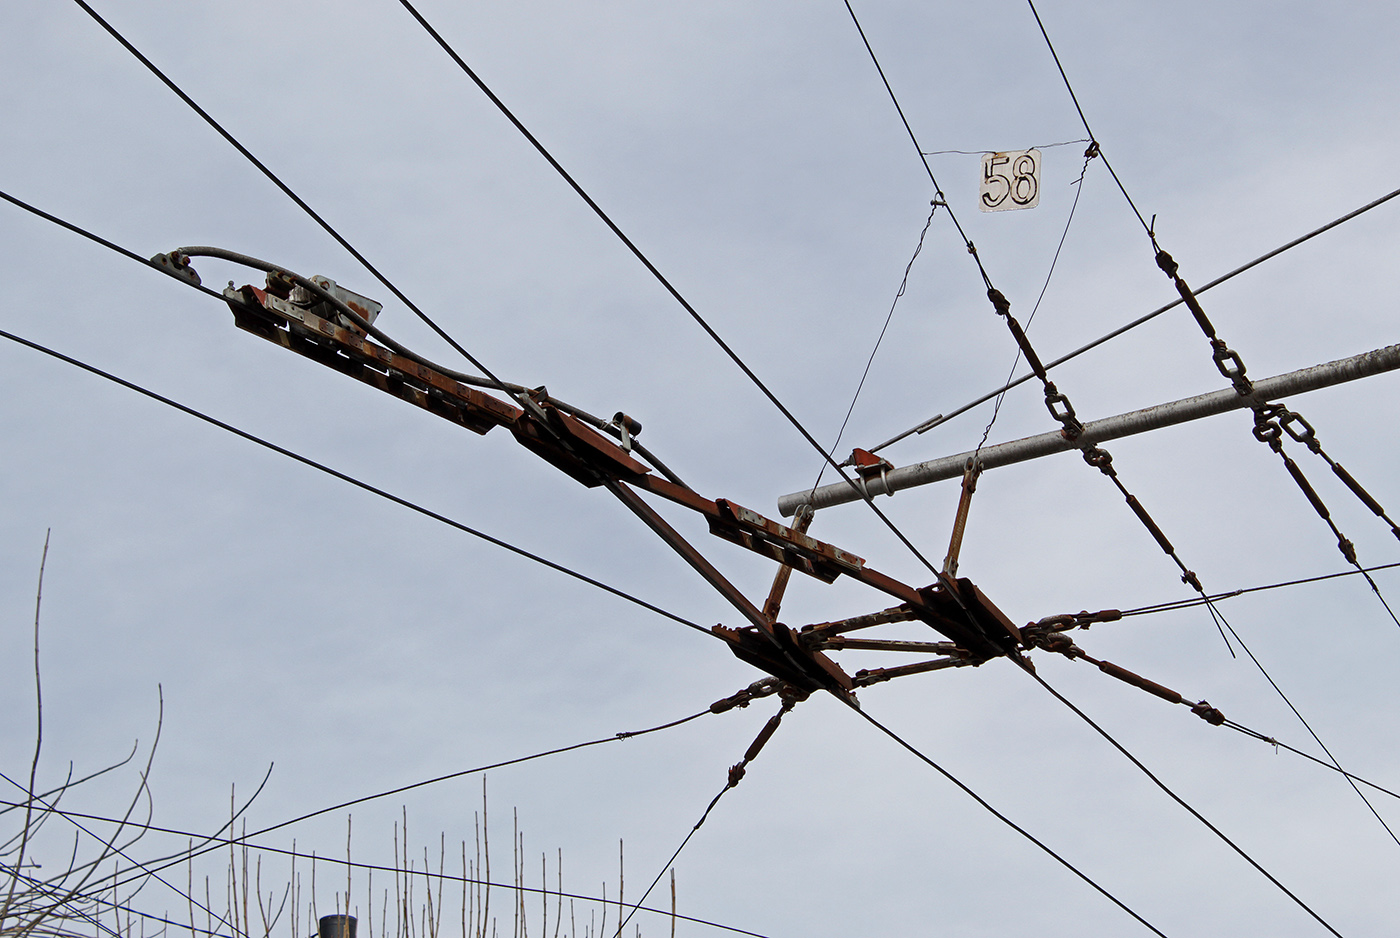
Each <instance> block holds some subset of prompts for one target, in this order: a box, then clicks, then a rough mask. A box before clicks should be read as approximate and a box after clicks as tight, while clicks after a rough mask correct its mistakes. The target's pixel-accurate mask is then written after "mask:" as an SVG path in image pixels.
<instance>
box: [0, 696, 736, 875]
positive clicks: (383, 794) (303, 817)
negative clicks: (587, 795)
mask: <svg viewBox="0 0 1400 938" xmlns="http://www.w3.org/2000/svg"><path fill="white" fill-rule="evenodd" d="M714 712H715V711H714V710H713V709H712V708H706V709H704V710H701V711H700V712H698V713H693V714H691V715H690V716H687V717H681V718H680V719H678V720H671V721H669V722H667V723H662V724H660V725H658V726H652V727H648V728H646V729H642V730H631V731H624V732H621V733H614V734H613V735H611V736H603V737H599V738H597V739H591V740H586V741H584V742H581V743H573V744H571V745H568V746H559V747H556V748H554V749H547V750H544V751H542V752H536V753H532V754H530V755H527V756H518V757H516V758H514V759H505V760H502V761H500V762H492V763H489V764H486V765H479V766H475V767H473V768H470V769H462V770H460V771H457V772H449V773H448V774H446V775H439V776H435V777H433V778H428V779H423V780H421V781H417V782H412V783H410V784H407V785H400V786H398V787H395V788H389V789H385V790H383V791H378V792H375V793H374V794H370V795H363V796H361V797H359V798H352V799H350V800H349V801H342V802H339V803H337V804H333V805H329V806H327V807H323V808H317V809H316V810H314V811H308V812H306V813H305V814H300V815H297V816H296V817H293V818H290V819H288V820H284V821H279V822H278V823H276V824H272V825H270V826H268V827H264V828H261V829H259V830H256V831H254V832H253V833H251V834H248V833H244V834H242V835H239V837H237V838H225V837H218V836H214V837H207V836H206V835H203V834H197V835H196V834H189V833H188V832H186V831H179V830H171V829H168V828H163V827H158V826H155V825H152V824H149V823H147V824H133V825H131V826H133V827H136V828H139V829H143V830H150V831H154V832H156V833H168V834H179V835H181V836H198V837H201V838H203V839H204V840H206V841H208V842H210V843H211V844H212V846H206V847H202V848H200V849H196V850H193V851H190V850H183V851H180V852H179V853H176V854H171V855H169V856H166V857H163V858H160V859H158V860H154V861H151V862H150V863H149V864H148V865H149V866H150V867H151V869H152V870H153V871H154V872H160V871H163V870H166V869H169V868H170V867H171V866H176V865H178V864H180V863H184V862H186V861H187V860H189V859H191V858H193V857H196V856H201V855H203V854H205V853H209V852H212V851H214V850H218V849H221V848H222V847H224V846H227V845H228V844H231V843H235V844H236V843H242V842H244V841H245V840H246V839H247V838H249V837H261V836H262V835H264V834H270V833H272V832H273V831H277V830H281V829H283V828H285V827H290V826H291V825H293V824H299V823H301V822H302V821H308V820H311V819H312V818H316V817H320V816H322V815H325V814H329V813H331V812H333V811H341V810H344V809H345V808H351V807H354V806H356V805H360V804H364V803H366V802H369V801H376V800H378V799H381V798H387V797H389V796H391V795H398V794H402V793H404V792H406V791H413V790H414V789H418V788H424V787H426V786H428V785H436V784H438V783H440V782H446V781H451V780H453V779H457V778H463V777H465V776H468V775H479V774H481V773H483V772H488V771H491V770H493V769H501V768H506V767H507V766H512V765H520V764H522V763H525V762H533V761H535V760H537V759H543V758H545V757H547V756H555V755H561V754H563V753H566V752H573V751H575V750H577V749H587V748H590V747H593V746H601V745H603V744H604V743H615V742H622V741H625V740H629V739H635V738H637V737H639V736H647V735H649V734H651V733H659V732H661V731H662V730H667V729H672V728H674V727H677V726H681V725H683V724H686V723H689V722H691V721H692V720H697V719H699V718H700V717H703V716H705V715H707V714H710V713H714ZM0 804H5V805H10V804H13V803H12V802H6V801H0ZM55 813H57V814H60V815H62V814H63V813H64V812H62V811H59V810H57V809H55ZM69 813H71V812H69ZM73 816H74V817H77V818H80V819H83V818H89V817H91V816H89V815H82V814H73ZM94 819H96V820H108V819H107V818H102V817H96V818H94ZM225 827H227V825H226V826H225ZM259 849H264V850H270V851H271V850H276V848H273V847H260V848H259ZM278 852H284V853H285V852H287V851H278ZM130 873H131V870H127V871H124V872H123V874H122V875H126V876H128V878H127V879H125V880H123V881H122V882H120V883H115V882H114V885H117V886H121V885H125V884H126V883H128V882H131V881H132V879H133V878H136V877H132V876H131V875H130Z"/></svg>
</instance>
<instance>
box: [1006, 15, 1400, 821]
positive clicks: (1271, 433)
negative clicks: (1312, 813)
mask: <svg viewBox="0 0 1400 938" xmlns="http://www.w3.org/2000/svg"><path fill="white" fill-rule="evenodd" d="M1026 3H1027V4H1029V6H1030V8H1031V13H1032V15H1034V16H1035V22H1036V25H1037V26H1039V27H1040V34H1041V36H1042V37H1044V39H1045V45H1046V47H1047V48H1048V49H1049V50H1050V55H1051V57H1052V58H1053V59H1054V60H1055V67H1056V68H1057V69H1059V72H1060V78H1061V79H1062V80H1063V81H1064V85H1065V90H1066V91H1068V92H1069V96H1070V99H1071V100H1072V101H1074V107H1075V110H1077V111H1078V112H1079V119H1080V120H1081V121H1082V122H1083V123H1084V130H1085V132H1087V133H1088V134H1089V136H1090V137H1093V136H1094V131H1093V130H1092V129H1091V128H1090V127H1089V119H1088V118H1087V117H1085V116H1084V109H1083V108H1082V107H1080V105H1079V97H1078V96H1077V95H1076V94H1075V93H1074V87H1073V85H1071V84H1070V80H1069V75H1067V74H1066V73H1065V69H1064V66H1063V65H1062V64H1061V63H1060V57H1059V55H1058V54H1057V53H1056V52H1055V44H1054V43H1053V42H1051V41H1050V34H1049V33H1048V32H1047V31H1046V29H1045V24H1044V23H1043V22H1041V19H1040V13H1038V12H1037V11H1036V8H1035V2H1034V0H1026ZM1095 145H1097V139H1096V142H1095V144H1093V145H1091V146H1095ZM1104 166H1105V167H1107V168H1108V171H1109V172H1110V173H1112V174H1113V181H1114V182H1116V183H1117V184H1118V189H1119V190H1120V191H1121V192H1122V193H1123V198H1124V199H1126V200H1127V202H1128V205H1129V207H1131V208H1132V210H1133V214H1135V215H1136V216H1137V219H1138V221H1139V222H1141V223H1142V227H1143V230H1144V231H1146V232H1147V237H1148V240H1150V241H1151V242H1152V250H1153V252H1154V254H1155V255H1156V260H1157V266H1158V267H1160V268H1161V269H1162V272H1163V273H1164V274H1166V275H1167V277H1168V278H1169V279H1170V280H1171V281H1172V283H1173V285H1174V286H1175V287H1176V290H1177V293H1179V294H1180V295H1181V299H1182V301H1183V302H1184V303H1185V304H1186V307H1187V309H1189V310H1190V311H1191V314H1192V316H1193V317H1194V318H1195V320H1196V324H1197V325H1198V326H1200V328H1201V331H1202V332H1203V333H1205V336H1206V339H1207V340H1209V342H1210V345H1211V350H1212V358H1213V360H1214V362H1215V367H1216V369H1217V370H1219V372H1220V373H1221V375H1223V376H1224V377H1225V378H1226V379H1228V380H1229V381H1230V382H1231V383H1232V384H1233V385H1234V387H1235V390H1236V391H1237V392H1238V393H1239V395H1240V396H1241V397H1244V398H1248V399H1249V400H1250V406H1251V408H1252V409H1253V410H1254V414H1255V428H1254V435H1255V438H1256V439H1258V440H1259V441H1260V442H1261V443H1266V444H1268V445H1269V446H1270V448H1272V449H1273V450H1274V452H1276V453H1278V454H1279V455H1280V456H1282V457H1283V461H1284V466H1285V468H1286V469H1287V470H1288V473H1289V475H1291V476H1292V477H1293V480H1294V481H1295V482H1297V483H1298V487H1299V488H1300V489H1301V490H1302V492H1303V494H1304V496H1306V497H1307V499H1308V501H1309V502H1310V503H1311V504H1312V506H1313V508H1314V509H1315V510H1316V511H1317V513H1318V514H1319V515H1320V516H1321V517H1322V519H1323V520H1324V521H1325V522H1327V525H1328V527H1329V528H1331V529H1332V533H1333V534H1334V535H1336V537H1337V547H1338V549H1339V550H1341V552H1342V556H1344V557H1346V559H1347V561H1348V562H1349V563H1351V564H1352V566H1354V567H1356V568H1357V569H1358V570H1361V569H1362V568H1361V564H1360V563H1359V562H1358V561H1357V559H1356V550H1355V548H1354V547H1353V546H1352V544H1351V542H1350V541H1349V540H1347V539H1346V538H1345V537H1344V536H1342V532H1341V531H1340V530H1338V528H1337V525H1336V524H1335V523H1334V522H1333V521H1332V518H1331V516H1330V514H1329V513H1328V511H1327V508H1326V506H1325V505H1323V503H1322V500H1321V499H1320V498H1319V497H1318V495H1317V493H1316V492H1315V491H1314V490H1313V488H1312V486H1311V485H1309V484H1308V482H1307V480H1306V479H1304V478H1303V475H1302V472H1301V470H1299V469H1298V468H1297V466H1296V465H1295V464H1294V463H1293V461H1292V460H1291V459H1289V457H1288V456H1287V455H1285V454H1284V452H1283V449H1282V446H1281V442H1282V441H1281V436H1282V432H1283V430H1287V431H1288V434H1289V435H1290V436H1292V437H1293V438H1294V439H1295V440H1297V441H1298V442H1300V443H1304V444H1305V445H1306V446H1307V447H1308V449H1309V450H1311V451H1312V452H1314V453H1316V454H1318V455H1319V456H1321V457H1322V458H1323V459H1324V460H1325V461H1326V462H1327V464H1328V466H1329V467H1331V469H1332V471H1333V472H1334V473H1335V474H1336V475H1337V477H1338V478H1339V479H1341V480H1342V482H1343V483H1344V484H1345V485H1346V486H1347V488H1349V489H1350V490H1351V492H1352V494H1354V495H1355V496H1356V497H1357V498H1358V499H1359V500H1360V501H1361V502H1362V503H1363V504H1365V505H1366V507H1367V508H1369V509H1371V511H1372V512H1374V513H1375V514H1376V515H1377V516H1378V517H1380V518H1381V519H1382V520H1384V521H1385V522H1386V523H1387V524H1388V525H1390V530H1391V533H1393V534H1394V535H1395V536H1396V538H1397V539H1400V526H1397V525H1396V524H1395V522H1394V521H1392V520H1391V519H1390V517H1389V516H1388V515H1387V514H1386V513H1385V510H1384V509H1383V508H1382V507H1381V506H1380V504H1379V503H1378V502H1377V501H1376V500H1375V499H1374V498H1372V497H1371V495H1370V494H1369V493H1368V492H1366V490H1365V489H1363V488H1362V487H1361V485H1360V484H1359V483H1358V482H1357V481H1356V480H1355V479H1353V478H1352V477H1351V474H1350V473H1348V472H1347V471H1346V470H1345V469H1343V468H1342V467H1341V466H1340V465H1339V464H1337V463H1336V462H1335V461H1333V459H1332V458H1331V457H1330V456H1328V455H1327V454H1326V453H1325V452H1323V450H1322V444H1321V443H1319V442H1318V440H1317V436H1316V434H1315V433H1314V431H1313V428H1312V427H1311V426H1310V425H1309V424H1308V423H1307V421H1306V420H1303V418H1302V417H1301V416H1300V415H1299V414H1296V413H1293V412H1292V411H1290V410H1288V409H1287V408H1285V407H1283V406H1282V405H1280V404H1268V403H1267V402H1265V401H1261V400H1259V399H1258V398H1257V397H1255V396H1254V385H1253V382H1251V381H1250V380H1249V378H1248V377H1246V375H1245V365H1244V361H1243V359H1241V358H1240V356H1239V354H1238V353H1237V352H1235V351H1233V350H1232V349H1230V348H1229V347H1228V346H1227V345H1226V344H1225V341H1224V340H1223V339H1221V338H1219V337H1218V336H1217V335H1216V333H1215V326H1214V325H1213V324H1212V323H1211V321H1210V319H1209V318H1208V317H1207V316H1206V314H1205V311H1204V310H1203V309H1202V308H1201V305H1200V303H1199V302H1198V301H1197V299H1196V292H1195V291H1193V290H1192V289H1191V288H1190V287H1189V286H1187V284H1186V281H1184V280H1183V279H1182V278H1181V276H1180V275H1179V274H1178V272H1177V271H1178V265H1177V263H1176V261H1175V260H1174V259H1173V258H1172V256H1171V255H1170V254H1168V253H1167V252H1166V251H1165V250H1163V249H1162V248H1161V247H1160V246H1159V245H1158V244H1157V235H1156V233H1155V231H1154V230H1153V228H1154V225H1149V224H1148V223H1147V222H1146V221H1145V220H1144V219H1143V217H1142V212H1140V211H1138V208H1137V205H1135V204H1134V203H1133V199H1132V196H1130V195H1129V194H1128V190H1127V188H1126V187H1125V186H1124V185H1123V183H1122V181H1121V180H1120V179H1119V178H1118V174H1117V173H1115V172H1113V167H1112V166H1111V165H1110V164H1109V162H1108V158H1107V157H1105V158H1104ZM1154 220H1155V216H1154ZM1280 424H1282V426H1280ZM1294 424H1301V425H1302V427H1303V428H1304V430H1305V431H1306V432H1305V435H1303V434H1300V433H1299V432H1296V431H1295V430H1294V429H1293V425H1294ZM1363 576H1365V577H1366V582H1367V584H1368V585H1369V586H1370V587H1371V591H1372V592H1373V593H1375V594H1376V598H1377V599H1379V600H1380V602H1381V605H1382V606H1384V607H1385V611H1386V614H1387V615H1389V616H1390V618H1391V621H1393V622H1394V623H1395V625H1396V626H1397V627H1400V618H1397V617H1396V615H1395V611H1394V610H1392V609H1391V608H1390V603H1389V602H1387V601H1386V598H1385V596H1384V595H1383V594H1382V593H1381V590H1380V587H1379V586H1377V585H1376V581H1375V580H1373V579H1371V577H1370V576H1369V575H1366V574H1364V573H1363ZM1397 843H1400V841H1397Z"/></svg>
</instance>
